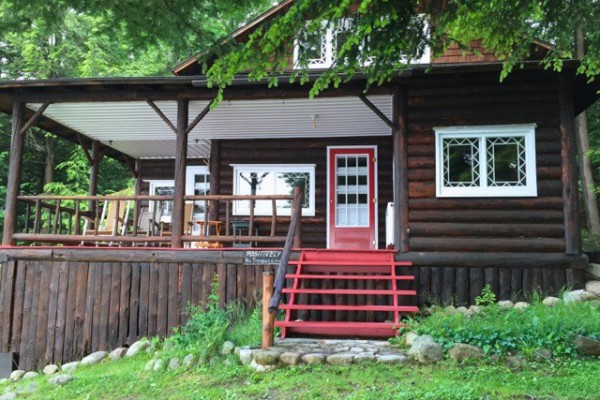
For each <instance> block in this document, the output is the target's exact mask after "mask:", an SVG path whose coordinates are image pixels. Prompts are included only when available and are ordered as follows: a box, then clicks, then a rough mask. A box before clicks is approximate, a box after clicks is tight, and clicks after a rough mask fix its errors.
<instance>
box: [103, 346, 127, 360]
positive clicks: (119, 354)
mask: <svg viewBox="0 0 600 400" xmlns="http://www.w3.org/2000/svg"><path fill="white" fill-rule="evenodd" d="M125 353H127V347H118V348H116V349H114V350H113V351H111V352H110V354H109V355H108V356H109V357H110V360H111V361H118V360H120V359H121V358H123V357H124V356H125Z"/></svg>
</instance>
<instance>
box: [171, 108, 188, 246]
mask: <svg viewBox="0 0 600 400" xmlns="http://www.w3.org/2000/svg"><path fill="white" fill-rule="evenodd" d="M188 106H189V100H187V99H180V100H178V101H177V132H176V134H177V139H176V144H175V177H174V182H175V192H174V199H173V214H172V216H171V225H172V229H173V234H172V236H171V247H183V241H182V240H181V236H182V235H183V231H184V220H183V218H184V215H183V212H184V204H185V202H184V200H183V196H184V195H185V170H186V166H187V147H188V129H187V128H188V114H189V107H188Z"/></svg>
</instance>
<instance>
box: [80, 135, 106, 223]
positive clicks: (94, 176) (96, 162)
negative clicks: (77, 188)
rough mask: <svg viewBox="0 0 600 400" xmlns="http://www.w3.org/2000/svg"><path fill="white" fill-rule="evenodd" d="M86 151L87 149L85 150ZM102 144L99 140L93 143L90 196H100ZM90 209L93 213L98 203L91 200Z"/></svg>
mask: <svg viewBox="0 0 600 400" xmlns="http://www.w3.org/2000/svg"><path fill="white" fill-rule="evenodd" d="M84 151H85V149H84ZM101 158H102V157H101V155H100V142H98V141H97V140H93V141H92V154H91V160H90V161H91V162H90V184H89V189H88V193H89V195H90V196H96V195H97V194H98V171H99V169H100V159H101ZM88 205H89V209H90V211H91V212H92V213H95V210H96V206H97V204H96V201H94V200H90V201H89V202H88Z"/></svg>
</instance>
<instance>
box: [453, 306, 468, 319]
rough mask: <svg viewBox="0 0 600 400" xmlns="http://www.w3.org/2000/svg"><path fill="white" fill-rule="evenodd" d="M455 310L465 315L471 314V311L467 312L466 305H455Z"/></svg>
mask: <svg viewBox="0 0 600 400" xmlns="http://www.w3.org/2000/svg"><path fill="white" fill-rule="evenodd" d="M456 312H457V313H459V314H462V315H464V316H465V317H466V316H469V315H471V313H470V312H469V309H468V308H467V307H463V306H461V307H457V308H456Z"/></svg>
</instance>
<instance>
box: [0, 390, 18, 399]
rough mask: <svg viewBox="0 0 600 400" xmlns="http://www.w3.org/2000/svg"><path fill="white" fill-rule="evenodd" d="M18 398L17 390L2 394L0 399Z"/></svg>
mask: <svg viewBox="0 0 600 400" xmlns="http://www.w3.org/2000/svg"><path fill="white" fill-rule="evenodd" d="M16 398H17V394H16V393H15V392H6V393H4V394H3V395H2V396H0V400H14V399H16Z"/></svg>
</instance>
